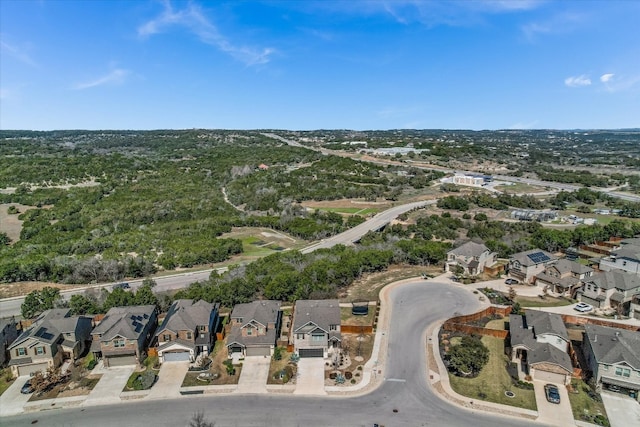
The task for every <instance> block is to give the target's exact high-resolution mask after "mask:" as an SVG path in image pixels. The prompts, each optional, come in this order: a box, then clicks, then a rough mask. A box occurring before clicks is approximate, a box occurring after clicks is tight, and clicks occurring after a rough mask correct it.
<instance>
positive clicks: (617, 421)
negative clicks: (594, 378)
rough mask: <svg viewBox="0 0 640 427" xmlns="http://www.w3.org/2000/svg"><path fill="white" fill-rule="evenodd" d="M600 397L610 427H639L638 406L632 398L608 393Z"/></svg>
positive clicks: (639, 408) (639, 414)
mask: <svg viewBox="0 0 640 427" xmlns="http://www.w3.org/2000/svg"><path fill="white" fill-rule="evenodd" d="M600 396H602V403H604V407H605V409H606V410H607V417H608V418H609V423H610V424H611V427H627V426H640V404H638V402H636V401H635V400H634V399H633V398H631V397H629V396H625V395H623V394H620V393H613V392H608V391H603V392H602V393H600Z"/></svg>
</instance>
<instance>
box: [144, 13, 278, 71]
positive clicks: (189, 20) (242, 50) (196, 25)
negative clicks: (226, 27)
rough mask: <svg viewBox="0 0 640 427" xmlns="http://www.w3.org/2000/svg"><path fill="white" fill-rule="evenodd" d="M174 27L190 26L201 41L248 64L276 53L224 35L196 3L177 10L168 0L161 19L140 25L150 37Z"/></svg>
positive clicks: (261, 60) (266, 59) (260, 60)
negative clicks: (241, 43)
mask: <svg viewBox="0 0 640 427" xmlns="http://www.w3.org/2000/svg"><path fill="white" fill-rule="evenodd" d="M173 26H180V27H184V28H186V29H187V30H189V31H190V32H191V33H193V34H195V35H196V36H197V37H198V38H199V39H200V41H201V42H203V43H205V44H208V45H210V46H213V47H216V48H218V49H219V50H221V51H222V52H225V53H227V54H229V55H230V56H232V57H233V58H235V59H237V60H239V61H242V62H244V63H245V64H247V65H257V64H265V63H267V62H269V60H270V56H271V54H273V53H274V52H275V49H272V48H262V49H258V48H254V47H249V46H238V45H235V44H233V43H232V42H230V41H229V40H228V39H227V38H226V37H224V36H223V35H222V34H220V32H219V31H218V29H217V28H216V26H215V25H213V24H212V23H211V22H210V21H209V19H208V18H207V17H206V16H205V14H204V13H203V11H202V10H201V9H200V7H198V6H197V5H195V4H193V3H190V4H189V5H188V6H187V7H186V8H185V9H182V10H174V9H173V7H172V6H171V2H169V1H166V2H164V11H163V12H162V13H161V14H160V16H158V17H157V18H155V19H152V20H150V21H148V22H146V23H145V24H143V25H141V26H140V27H138V35H140V36H142V37H148V36H151V35H154V34H158V33H161V32H163V31H167V29H168V28H170V27H173Z"/></svg>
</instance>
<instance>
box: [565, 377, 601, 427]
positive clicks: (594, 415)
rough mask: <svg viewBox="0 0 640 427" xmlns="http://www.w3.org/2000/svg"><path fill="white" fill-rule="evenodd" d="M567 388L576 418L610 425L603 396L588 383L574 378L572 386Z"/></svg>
mask: <svg viewBox="0 0 640 427" xmlns="http://www.w3.org/2000/svg"><path fill="white" fill-rule="evenodd" d="M567 388H568V391H569V401H570V402H571V411H572V412H573V418H574V419H576V420H580V421H585V422H588V423H591V424H596V425H601V426H608V425H609V419H608V418H607V411H606V410H605V407H604V404H603V403H602V398H601V397H600V395H599V394H598V393H596V392H595V391H593V390H592V389H591V387H590V386H589V385H588V384H587V383H585V382H584V381H582V380H576V379H573V380H572V381H571V386H570V387H567Z"/></svg>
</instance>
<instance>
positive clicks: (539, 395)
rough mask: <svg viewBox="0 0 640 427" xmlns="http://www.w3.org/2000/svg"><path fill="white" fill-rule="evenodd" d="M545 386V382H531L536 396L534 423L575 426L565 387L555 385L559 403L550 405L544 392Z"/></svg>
mask: <svg viewBox="0 0 640 427" xmlns="http://www.w3.org/2000/svg"><path fill="white" fill-rule="evenodd" d="M545 384H548V383H547V382H546V381H538V380H534V381H533V387H534V391H535V394H536V405H537V406H538V418H537V419H536V421H539V422H541V423H546V424H549V425H558V426H571V425H575V421H574V420H573V412H571V402H570V401H569V393H568V392H567V387H565V386H564V385H561V384H555V385H556V386H557V387H558V392H559V393H560V403H551V402H549V401H547V396H546V394H545V391H544V385H545Z"/></svg>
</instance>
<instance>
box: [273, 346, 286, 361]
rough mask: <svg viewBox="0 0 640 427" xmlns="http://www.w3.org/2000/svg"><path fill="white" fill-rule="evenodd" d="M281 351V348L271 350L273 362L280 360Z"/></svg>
mask: <svg viewBox="0 0 640 427" xmlns="http://www.w3.org/2000/svg"><path fill="white" fill-rule="evenodd" d="M283 350H284V349H283V348H282V347H276V348H275V350H273V360H282V352H283Z"/></svg>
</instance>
